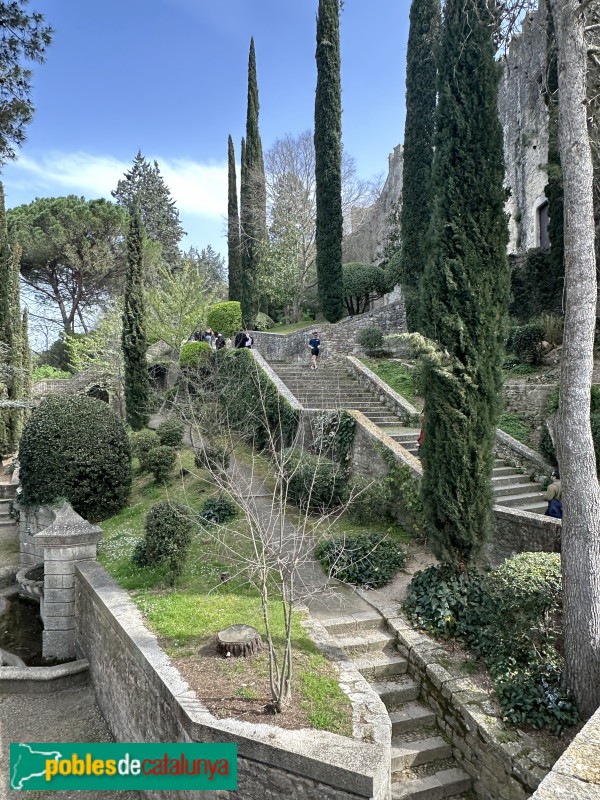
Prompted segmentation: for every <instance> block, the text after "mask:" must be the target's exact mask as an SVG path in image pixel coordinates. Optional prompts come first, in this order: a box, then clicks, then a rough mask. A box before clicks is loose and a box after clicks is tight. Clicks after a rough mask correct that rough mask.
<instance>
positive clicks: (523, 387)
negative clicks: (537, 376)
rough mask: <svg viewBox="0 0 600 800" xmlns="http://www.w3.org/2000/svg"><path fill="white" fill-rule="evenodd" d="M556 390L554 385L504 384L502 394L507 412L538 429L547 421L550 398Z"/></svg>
mask: <svg viewBox="0 0 600 800" xmlns="http://www.w3.org/2000/svg"><path fill="white" fill-rule="evenodd" d="M555 388H556V384H553V383H517V382H510V381H509V382H507V383H505V384H504V386H503V389H502V394H503V397H504V404H505V407H506V410H507V411H509V412H510V413H511V414H517V415H518V416H520V417H523V418H524V419H526V420H527V421H528V422H530V423H531V424H532V425H534V426H535V427H536V428H539V427H541V426H542V425H543V424H544V422H545V421H546V417H547V416H548V413H547V411H546V408H547V404H548V398H549V397H550V395H551V394H552V392H553V391H554V389H555Z"/></svg>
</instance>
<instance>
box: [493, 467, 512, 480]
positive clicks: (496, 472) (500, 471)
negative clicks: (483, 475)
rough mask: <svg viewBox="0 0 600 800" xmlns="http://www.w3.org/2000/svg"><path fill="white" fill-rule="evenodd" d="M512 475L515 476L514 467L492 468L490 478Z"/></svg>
mask: <svg viewBox="0 0 600 800" xmlns="http://www.w3.org/2000/svg"><path fill="white" fill-rule="evenodd" d="M514 474H515V470H514V467H507V466H501V467H494V468H493V469H492V478H495V477H501V476H502V475H514Z"/></svg>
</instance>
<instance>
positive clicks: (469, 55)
mask: <svg viewBox="0 0 600 800" xmlns="http://www.w3.org/2000/svg"><path fill="white" fill-rule="evenodd" d="M492 23H493V20H492V19H491V16H490V12H489V10H488V0H447V2H446V4H445V9H444V24H443V30H442V38H441V48H440V61H439V81H438V94H439V101H438V109H437V114H436V140H435V158H434V168H433V186H434V196H435V201H434V210H433V218H432V230H431V242H432V251H431V255H430V258H429V260H428V263H427V270H426V276H425V285H426V286H427V287H428V292H427V296H426V297H427V307H426V309H425V311H426V313H425V314H424V315H423V321H424V322H425V321H426V323H427V324H426V333H427V334H428V335H429V337H430V338H432V339H436V340H437V342H438V344H439V345H440V353H439V355H438V358H437V363H436V362H435V360H434V359H431V360H430V362H429V365H428V374H427V379H426V388H425V417H426V422H425V437H424V442H423V449H422V453H423V463H424V475H423V483H422V493H423V501H424V507H425V509H426V514H427V523H428V531H429V534H430V537H431V542H432V545H433V547H434V550H435V552H436V554H437V555H438V556H439V557H440V558H441V559H443V560H444V561H448V562H451V563H454V564H459V565H462V564H465V563H466V562H468V561H469V560H470V559H471V558H472V557H473V556H474V555H475V554H476V553H477V551H478V549H479V548H480V546H481V545H482V543H483V541H484V539H485V537H486V535H487V534H488V532H489V530H490V525H491V509H492V489H491V471H492V463H493V446H494V437H495V423H496V417H497V413H498V404H499V400H498V398H499V396H500V391H499V390H500V387H501V367H502V352H503V344H504V338H505V332H506V320H507V307H508V299H509V286H510V279H509V270H508V264H507V256H506V247H507V242H508V228H507V219H506V215H505V213H504V202H505V191H504V188H503V178H504V164H503V142H502V128H501V126H500V122H499V119H498V110H497V89H498V79H499V67H498V64H497V63H496V62H495V60H494V52H495V48H494V42H493V31H494V28H493V24H492Z"/></svg>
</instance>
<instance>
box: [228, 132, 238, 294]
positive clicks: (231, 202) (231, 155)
mask: <svg viewBox="0 0 600 800" xmlns="http://www.w3.org/2000/svg"><path fill="white" fill-rule="evenodd" d="M227 262H228V266H227V273H228V276H229V299H230V300H238V301H239V300H241V299H242V254H241V251H240V215H239V211H238V196H237V179H236V175H235V151H234V149H233V139H232V138H231V136H229V139H228V141H227Z"/></svg>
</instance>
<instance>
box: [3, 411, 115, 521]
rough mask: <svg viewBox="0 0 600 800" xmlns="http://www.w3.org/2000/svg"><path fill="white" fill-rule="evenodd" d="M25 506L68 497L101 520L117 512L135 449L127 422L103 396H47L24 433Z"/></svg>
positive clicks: (88, 516) (89, 516)
mask: <svg viewBox="0 0 600 800" xmlns="http://www.w3.org/2000/svg"><path fill="white" fill-rule="evenodd" d="M19 461H20V465H21V469H20V476H21V483H22V486H23V498H22V502H23V504H24V505H29V506H39V505H44V504H47V503H52V502H54V501H55V500H56V499H58V498H59V497H65V498H66V499H67V500H68V501H69V502H70V503H71V505H72V506H73V508H74V509H75V511H77V513H78V514H81V516H82V517H85V518H86V519H88V520H90V521H91V522H96V521H97V520H101V519H106V518H107V517H110V516H112V515H113V514H116V513H117V512H118V511H120V510H121V509H122V508H123V507H124V506H125V505H126V503H127V498H128V496H129V490H130V488H131V450H130V446H129V440H128V438H127V433H126V431H125V427H124V426H123V423H122V422H121V420H120V419H119V418H118V417H117V416H116V415H115V413H114V412H113V411H112V410H111V409H110V408H109V407H108V406H107V405H106V403H103V402H101V401H100V400H94V399H93V398H91V397H84V396H66V397H61V396H55V397H47V398H46V399H45V400H44V401H43V402H42V403H41V404H40V406H39V407H38V408H37V409H36V410H35V411H34V412H33V414H32V415H31V417H30V418H29V421H28V422H27V425H26V426H25V430H24V431H23V436H22V438H21V446H20V450H19Z"/></svg>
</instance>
